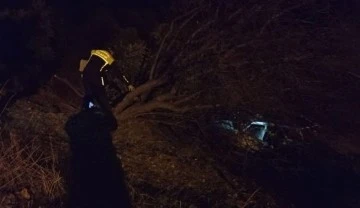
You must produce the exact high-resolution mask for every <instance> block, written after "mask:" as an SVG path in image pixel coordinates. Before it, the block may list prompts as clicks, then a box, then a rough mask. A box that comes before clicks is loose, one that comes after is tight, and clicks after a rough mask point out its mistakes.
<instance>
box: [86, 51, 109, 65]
mask: <svg viewBox="0 0 360 208" xmlns="http://www.w3.org/2000/svg"><path fill="white" fill-rule="evenodd" d="M91 55H95V56H97V57H99V58H101V59H102V60H103V61H104V62H105V65H107V64H108V65H111V64H112V63H113V62H114V61H115V59H114V57H113V56H112V55H111V54H110V53H109V52H108V51H105V50H92V51H91Z"/></svg>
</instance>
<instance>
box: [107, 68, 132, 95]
mask: <svg viewBox="0 0 360 208" xmlns="http://www.w3.org/2000/svg"><path fill="white" fill-rule="evenodd" d="M107 71H110V73H112V74H113V75H115V77H117V78H119V79H120V80H121V82H122V83H124V84H125V85H126V88H127V90H128V91H130V92H132V91H134V90H135V87H134V85H132V84H131V82H130V81H129V79H128V78H127V77H126V76H125V75H124V74H123V73H121V71H120V70H119V69H117V68H116V67H115V64H113V65H112V66H109V68H108V70H107Z"/></svg>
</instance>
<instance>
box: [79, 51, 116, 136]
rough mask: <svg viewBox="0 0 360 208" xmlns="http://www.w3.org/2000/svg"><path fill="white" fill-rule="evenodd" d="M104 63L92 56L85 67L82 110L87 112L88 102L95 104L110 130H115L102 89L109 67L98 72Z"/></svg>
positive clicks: (114, 122)
mask: <svg viewBox="0 0 360 208" xmlns="http://www.w3.org/2000/svg"><path fill="white" fill-rule="evenodd" d="M103 65H104V61H103V60H102V59H101V58H99V57H97V56H92V57H91V59H90V60H89V63H88V64H87V65H86V67H85V69H84V71H83V74H82V78H83V85H84V89H85V97H84V101H83V106H82V108H83V109H84V110H87V109H89V108H90V106H89V104H90V102H91V103H93V104H95V106H97V107H98V108H100V110H101V111H102V112H103V113H104V115H105V118H106V120H108V122H109V125H110V126H111V128H112V129H113V128H116V126H117V124H116V119H115V117H114V115H113V113H112V110H111V106H110V104H109V101H108V98H107V96H106V92H105V88H104V84H105V83H104V82H105V81H104V72H105V71H107V70H110V69H109V68H110V67H111V66H109V65H107V66H105V68H104V70H103V71H102V72H100V69H101V67H102V66H103Z"/></svg>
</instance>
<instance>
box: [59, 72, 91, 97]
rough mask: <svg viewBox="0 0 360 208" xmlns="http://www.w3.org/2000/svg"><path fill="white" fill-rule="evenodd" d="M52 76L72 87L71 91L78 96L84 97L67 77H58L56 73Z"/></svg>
mask: <svg viewBox="0 0 360 208" xmlns="http://www.w3.org/2000/svg"><path fill="white" fill-rule="evenodd" d="M54 78H56V79H57V80H59V81H61V82H62V83H64V84H66V85H67V86H68V87H70V89H72V91H74V92H75V94H76V95H78V96H79V97H84V93H83V92H80V91H79V90H77V89H76V87H74V86H73V85H72V84H71V83H70V82H69V81H68V80H67V79H65V78H62V77H59V76H58V75H56V74H55V75H54Z"/></svg>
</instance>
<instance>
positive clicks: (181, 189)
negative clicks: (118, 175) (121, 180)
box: [114, 120, 276, 208]
mask: <svg viewBox="0 0 360 208" xmlns="http://www.w3.org/2000/svg"><path fill="white" fill-rule="evenodd" d="M139 127H141V128H139ZM189 140H191V139H189V138H175V137H170V136H169V135H164V134H163V133H162V131H159V130H158V128H157V127H156V124H154V123H151V122H149V121H144V120H136V121H132V122H130V123H126V124H123V125H122V126H121V129H120V130H119V131H118V132H116V133H115V135H114V143H115V146H116V147H117V149H118V152H119V154H120V155H121V160H122V164H123V168H124V171H125V173H126V176H127V180H128V181H127V182H128V187H129V192H130V195H131V197H132V200H133V204H134V206H135V207H176V208H180V207H276V205H275V204H276V203H275V202H274V200H273V199H272V197H271V196H269V195H268V194H267V193H266V192H264V191H263V190H261V189H258V188H259V187H256V185H255V184H251V183H248V182H249V181H246V180H245V179H242V178H241V177H239V176H235V175H232V174H230V173H228V172H227V171H226V170H224V169H222V168H221V167H218V166H217V165H216V163H215V162H214V161H213V156H212V155H211V154H209V152H206V151H205V150H204V147H201V146H200V145H199V143H197V142H195V141H194V142H188V141H189ZM234 184H235V185H234ZM260 198H262V200H259V199H260ZM265 204H267V205H265Z"/></svg>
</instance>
